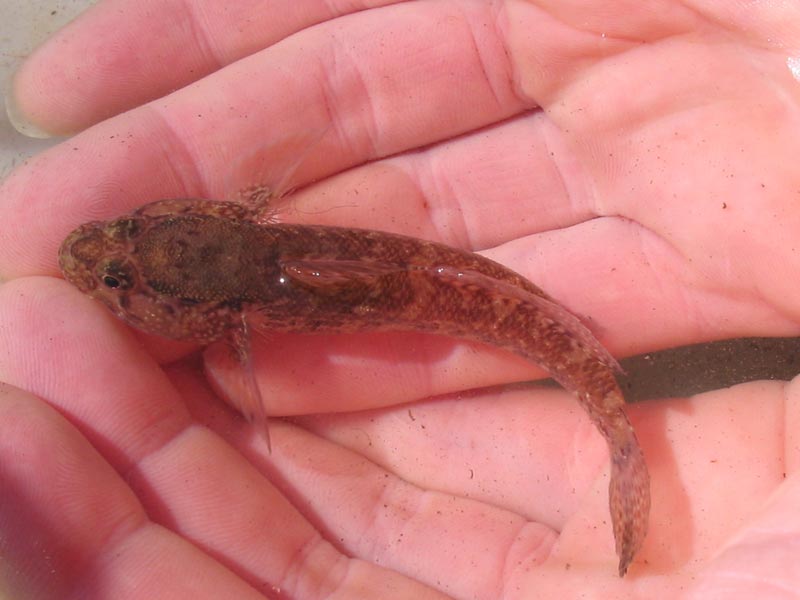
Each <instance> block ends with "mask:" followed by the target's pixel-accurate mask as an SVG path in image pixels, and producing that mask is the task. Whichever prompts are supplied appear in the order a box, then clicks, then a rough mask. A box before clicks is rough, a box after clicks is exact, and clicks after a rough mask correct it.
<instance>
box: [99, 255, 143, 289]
mask: <svg viewBox="0 0 800 600" xmlns="http://www.w3.org/2000/svg"><path fill="white" fill-rule="evenodd" d="M98 278H99V279H100V282H101V283H102V284H103V285H104V286H105V287H106V288H108V289H110V290H129V289H130V288H131V287H133V283H134V281H133V270H132V268H131V267H130V265H127V264H125V263H123V262H122V261H120V260H110V261H108V262H107V263H106V264H104V265H101V267H100V269H98Z"/></svg>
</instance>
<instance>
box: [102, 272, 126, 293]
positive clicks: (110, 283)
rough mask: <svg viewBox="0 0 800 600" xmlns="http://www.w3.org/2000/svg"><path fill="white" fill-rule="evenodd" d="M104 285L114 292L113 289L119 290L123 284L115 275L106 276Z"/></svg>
mask: <svg viewBox="0 0 800 600" xmlns="http://www.w3.org/2000/svg"><path fill="white" fill-rule="evenodd" d="M103 285H104V286H106V287H107V288H111V289H112V290H113V289H116V288H118V287H119V286H120V285H122V282H121V281H120V280H119V279H117V278H116V277H114V276H113V275H104V276H103Z"/></svg>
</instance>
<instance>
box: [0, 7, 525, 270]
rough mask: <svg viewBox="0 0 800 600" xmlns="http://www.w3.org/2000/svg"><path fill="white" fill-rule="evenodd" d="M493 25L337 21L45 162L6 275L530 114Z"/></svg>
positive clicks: (27, 198) (14, 214)
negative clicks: (177, 201) (145, 208)
mask: <svg viewBox="0 0 800 600" xmlns="http://www.w3.org/2000/svg"><path fill="white" fill-rule="evenodd" d="M464 7H467V8H466V9H465V8H464ZM462 9H463V10H462ZM383 10H386V11H389V12H388V13H382V11H383ZM378 13H381V14H380V15H379V14H378ZM491 17H492V13H491V8H490V7H489V5H484V4H481V3H470V4H467V5H465V4H456V5H454V4H449V3H448V4H445V3H433V2H432V3H422V4H419V3H413V4H408V3H403V4H401V5H396V6H391V7H387V8H385V9H381V11H366V12H363V13H359V14H357V15H352V16H350V17H348V18H346V19H342V21H341V23H336V24H335V25H334V24H333V22H329V23H326V24H325V25H321V26H319V27H315V28H311V29H307V30H304V32H303V35H297V36H293V37H292V38H290V39H288V40H287V41H286V43H285V44H279V45H276V46H272V47H270V48H268V49H266V50H264V51H263V52H259V53H258V54H255V55H252V56H250V57H248V58H246V59H243V60H240V61H238V62H236V63H235V64H232V65H230V66H228V67H226V68H225V69H222V70H220V71H219V72H217V73H215V74H214V75H212V76H209V77H207V78H205V79H203V80H202V81H199V82H197V83H196V84H195V85H193V86H190V87H188V88H184V89H183V90H180V91H178V92H176V93H174V94H172V95H170V96H168V97H166V98H165V99H162V100H159V101H157V102H154V103H152V104H149V105H147V106H145V107H142V108H140V109H136V110H134V111H131V112H128V113H125V114H123V115H120V116H119V117H117V118H115V119H111V120H109V121H106V122H103V123H101V124H100V125H98V126H96V127H94V128H92V129H90V130H88V131H86V132H84V133H83V134H81V135H79V136H77V137H75V138H73V139H71V140H69V141H68V142H66V143H64V144H62V145H61V146H58V147H56V148H54V149H52V150H51V151H49V152H46V153H44V154H42V155H39V156H38V157H36V158H35V159H33V160H32V161H31V162H30V163H29V164H28V165H26V166H24V167H22V168H20V169H18V170H17V171H16V172H15V173H14V174H12V175H11V176H10V177H9V179H8V180H7V181H6V182H4V184H3V188H2V191H1V192H0V194H1V195H2V196H3V197H4V201H3V203H2V204H1V205H0V209H1V210H0V218H3V217H4V216H7V218H8V219H13V222H14V223H15V224H16V226H17V227H15V228H14V229H13V230H5V231H4V232H3V238H2V242H3V243H2V249H3V252H2V255H0V272H2V273H3V274H4V275H5V276H7V277H13V276H19V275H23V274H31V273H54V272H55V260H54V259H55V252H56V249H57V247H58V244H59V243H60V241H61V240H62V239H63V238H64V237H65V235H66V233H67V232H68V231H69V230H70V229H72V228H73V227H74V226H75V225H77V224H79V223H81V222H85V221H87V220H91V219H93V218H97V217H99V216H103V217H110V216H117V215H119V214H120V213H124V212H127V211H128V210H130V208H132V207H133V206H136V205H140V204H143V203H144V202H146V201H148V200H154V199H158V198H164V197H186V196H188V197H196V196H200V197H211V198H224V197H227V196H228V195H230V194H231V193H233V192H236V191H238V190H240V189H242V188H246V187H249V186H252V185H255V184H262V185H266V186H267V187H274V185H275V183H276V182H278V183H281V182H283V185H285V186H286V188H287V189H288V188H291V187H294V186H297V185H301V184H303V183H307V182H309V181H312V180H316V179H319V178H321V177H324V176H326V175H329V174H331V173H333V172H337V171H340V170H342V169H344V168H347V167H350V166H352V165H354V164H360V163H363V162H366V161H368V160H372V159H374V158H378V157H381V156H385V155H388V154H394V153H397V152H399V151H403V150H406V149H408V148H414V147H418V146H420V145H424V144H428V143H431V142H435V141H437V140H440V139H446V138H449V137H451V136H453V135H455V134H458V133H462V132H464V131H469V130H471V129H474V128H477V127H481V126H484V125H487V124H490V123H493V122H495V121H498V120H500V119H503V118H506V117H508V116H510V115H513V114H516V113H518V112H520V111H521V110H523V109H524V108H525V106H526V105H529V104H530V103H529V102H527V101H525V100H523V99H520V98H519V97H518V96H517V94H516V91H515V89H514V87H513V82H512V81H511V80H510V79H509V78H508V77H507V75H506V73H507V71H508V64H507V56H506V54H505V53H504V51H503V48H502V44H501V42H500V40H499V39H498V38H497V34H496V30H494V29H492V28H487V27H483V25H484V24H485V23H486V22H487V19H490V18H491ZM442 27H446V29H445V30H443V29H442ZM377 32H380V34H378V33H377ZM431 39H437V40H440V43H438V44H436V45H435V46H431V44H430V40H431ZM476 40H477V41H476ZM409 57H413V61H411V60H409ZM256 75H257V76H256ZM467 98H468V101H467V100H466V99H467ZM442 106H446V107H447V111H446V112H445V113H442V110H441V107H442ZM259 124H261V125H259ZM304 146H305V147H306V148H307V150H306V151H305V152H304V153H303V152H300V153H299V154H300V155H299V156H298V150H297V149H298V148H303V147H304ZM287 148H288V149H287ZM298 161H299V162H300V163H302V164H298ZM292 162H293V163H294V165H291V163H292ZM287 163H289V164H287ZM276 164H277V166H276ZM282 165H283V166H282ZM288 171H292V172H294V173H295V175H294V176H291V177H288V178H287V172H288ZM45 206H46V207H47V208H46V209H45V208H44V207H45ZM20 231H25V232H26V233H25V235H22V234H21V233H20ZM32 239H35V240H37V241H36V242H32V241H31V240H32Z"/></svg>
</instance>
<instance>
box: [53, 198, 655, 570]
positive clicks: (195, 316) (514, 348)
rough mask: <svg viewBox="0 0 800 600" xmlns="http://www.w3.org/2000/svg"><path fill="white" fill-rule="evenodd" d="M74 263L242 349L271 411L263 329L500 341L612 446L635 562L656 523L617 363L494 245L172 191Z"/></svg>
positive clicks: (125, 299) (81, 245)
mask: <svg viewBox="0 0 800 600" xmlns="http://www.w3.org/2000/svg"><path fill="white" fill-rule="evenodd" d="M59 266H60V268H61V271H62V273H63V275H64V278H65V279H66V280H67V281H69V282H70V283H72V284H73V285H74V286H75V287H77V288H78V289H79V290H80V291H81V292H83V293H85V294H87V295H88V296H90V297H92V298H95V299H97V300H99V301H100V302H102V303H103V304H105V305H106V306H107V307H108V308H109V309H110V310H111V312H113V313H114V314H115V315H116V316H117V317H119V318H120V319H122V320H123V321H124V322H126V323H128V324H129V325H131V326H133V327H135V328H138V329H140V330H143V331H145V332H148V333H151V334H155V335H158V336H161V337H165V338H170V339H174V340H182V341H189V342H195V343H198V344H203V345H209V344H214V343H223V344H226V345H228V347H229V348H231V349H232V353H233V355H234V356H235V358H236V363H238V365H239V366H240V367H241V369H242V371H241V372H242V374H243V375H242V377H243V381H244V382H245V385H244V389H245V392H244V393H242V394H241V395H240V396H241V397H238V398H233V399H230V400H229V401H232V402H233V403H234V405H235V407H236V408H238V409H239V410H240V411H241V412H242V414H244V415H245V416H246V417H247V418H248V419H251V420H262V421H263V422H264V423H266V414H265V408H264V403H263V402H262V398H261V395H260V392H259V390H258V386H257V385H256V382H255V377H254V375H253V367H252V361H251V349H250V346H251V338H252V333H253V332H254V331H255V332H263V331H276V332H292V333H298V334H312V333H323V332H324V333H342V334H346V333H354V332H363V331H413V332H424V333H427V334H433V335H443V336H450V337H454V338H459V339H464V340H470V341H475V342H479V343H483V344H489V345H491V346H495V347H498V348H502V349H504V350H506V351H508V352H511V353H514V354H516V355H518V356H521V357H523V358H525V359H527V360H529V361H531V362H533V363H535V364H537V365H539V366H540V367H542V368H543V369H545V370H546V371H547V372H548V373H549V374H550V376H551V377H552V378H553V379H554V380H555V381H557V382H558V383H559V384H560V385H561V386H563V387H564V388H565V389H566V390H568V391H569V392H572V393H573V394H574V395H575V396H576V397H577V399H578V402H579V403H580V405H581V407H582V408H583V409H584V410H585V411H586V412H587V413H588V415H589V417H590V419H591V421H592V423H593V424H594V425H595V426H596V428H597V429H598V431H599V432H600V433H601V434H602V436H603V437H604V438H605V440H606V442H607V445H608V449H609V455H610V463H611V469H610V470H611V473H610V479H609V510H610V514H611V520H612V529H613V535H614V539H615V547H616V553H617V555H618V557H619V568H618V573H619V576H620V577H623V576H624V575H625V574H626V572H627V571H628V567H629V566H630V564H631V562H632V561H633V558H634V556H636V554H637V553H638V552H639V550H640V549H641V546H642V544H643V541H644V539H645V536H646V534H647V527H648V519H649V512H650V476H649V473H648V469H647V465H646V462H645V459H644V455H643V453H642V450H641V447H640V445H639V442H638V440H637V438H636V434H635V432H634V430H633V427H632V425H631V423H630V421H629V420H628V417H627V416H626V413H625V409H624V407H625V399H624V397H623V394H622V391H621V389H620V387H619V385H618V383H617V381H616V377H615V373H616V372H619V371H620V370H621V369H620V367H619V364H618V363H617V361H616V360H615V359H614V358H613V356H611V354H610V353H609V352H608V351H607V350H606V349H605V348H604V347H603V346H602V345H601V344H600V342H599V341H598V340H597V339H596V338H595V336H594V335H593V334H592V332H591V331H590V330H589V329H588V328H587V326H586V325H584V323H583V322H582V321H581V319H579V318H578V317H577V316H575V315H574V314H572V313H571V312H569V311H568V310H567V309H566V308H564V307H563V306H562V305H561V304H559V303H558V302H557V301H556V300H555V299H553V298H552V297H551V296H549V295H548V294H547V293H546V292H544V291H543V290H541V289H540V288H539V287H537V286H536V285H535V284H533V283H532V282H531V281H529V280H528V279H526V278H525V277H523V276H522V275H520V274H518V273H516V272H515V271H513V270H511V269H509V268H507V267H505V266H503V265H501V264H500V263H497V262H495V261H492V260H490V259H488V258H485V257H483V256H480V255H478V254H474V253H472V252H468V251H465V250H461V249H457V248H453V247H450V246H447V245H444V244H441V243H437V242H432V241H426V240H421V239H417V238H413V237H408V236H404V235H398V234H394V233H387V232H382V231H377V230H369V229H357V228H350V227H334V226H327V225H306V224H292V223H276V222H272V221H270V220H269V219H266V218H265V217H264V210H263V207H261V206H257V203H251V204H248V203H246V202H232V201H217V200H210V199H201V198H175V199H165V200H158V201H155V202H151V203H149V204H146V205H144V206H142V207H140V208H138V209H136V210H134V211H133V212H131V213H129V214H127V215H123V216H121V217H118V218H116V219H113V220H110V221H93V222H90V223H86V224H83V225H81V226H79V227H78V228H77V229H75V230H74V231H73V232H72V233H70V234H69V235H68V236H67V237H66V239H65V240H64V242H63V243H62V245H61V247H60V250H59Z"/></svg>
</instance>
